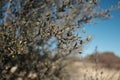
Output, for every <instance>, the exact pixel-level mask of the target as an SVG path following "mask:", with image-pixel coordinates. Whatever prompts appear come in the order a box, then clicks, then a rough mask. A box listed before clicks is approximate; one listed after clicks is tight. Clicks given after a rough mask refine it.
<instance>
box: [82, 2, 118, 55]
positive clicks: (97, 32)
mask: <svg viewBox="0 0 120 80" xmlns="http://www.w3.org/2000/svg"><path fill="white" fill-rule="evenodd" d="M118 1H119V0H101V2H102V3H100V5H101V6H102V7H103V8H108V7H110V6H111V5H115V4H117V2H118ZM111 16H112V17H111V18H110V19H108V20H98V21H96V22H97V24H88V25H85V28H86V32H87V34H91V35H92V37H93V38H92V40H91V42H89V44H87V46H86V47H85V50H84V52H83V53H84V54H90V53H92V52H93V51H94V50H95V47H96V46H97V47H98V51H99V52H104V51H111V52H114V53H115V54H117V55H119V56H120V10H117V11H113V12H111Z"/></svg>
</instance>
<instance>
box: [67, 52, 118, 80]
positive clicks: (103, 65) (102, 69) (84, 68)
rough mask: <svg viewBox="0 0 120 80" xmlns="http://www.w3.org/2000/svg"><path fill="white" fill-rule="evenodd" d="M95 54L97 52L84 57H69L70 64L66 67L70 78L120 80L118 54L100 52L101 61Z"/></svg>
mask: <svg viewBox="0 0 120 80" xmlns="http://www.w3.org/2000/svg"><path fill="white" fill-rule="evenodd" d="M93 55H95V54H91V55H88V56H87V57H85V58H84V59H78V58H75V57H74V58H72V60H70V59H68V64H69V65H68V66H67V67H66V68H65V69H66V70H67V72H66V73H68V75H67V76H69V80H120V65H119V63H120V62H119V60H120V58H119V57H118V56H116V55H115V54H114V53H111V52H104V53H101V54H98V55H99V56H98V57H97V58H99V61H98V62H97V63H96V62H95V59H94V58H95V56H94V57H93ZM91 56H92V57H91ZM103 56H104V57H103ZM88 57H89V58H88ZM104 58H105V59H104ZM101 60H102V61H101ZM108 65H109V66H108Z"/></svg>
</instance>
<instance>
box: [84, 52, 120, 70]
mask: <svg viewBox="0 0 120 80" xmlns="http://www.w3.org/2000/svg"><path fill="white" fill-rule="evenodd" d="M85 60H86V61H90V62H95V63H100V64H102V65H104V66H105V67H107V68H116V69H120V57H118V56H116V55H115V54H114V53H113V52H103V53H99V52H98V53H93V54H90V55H88V56H86V57H85Z"/></svg>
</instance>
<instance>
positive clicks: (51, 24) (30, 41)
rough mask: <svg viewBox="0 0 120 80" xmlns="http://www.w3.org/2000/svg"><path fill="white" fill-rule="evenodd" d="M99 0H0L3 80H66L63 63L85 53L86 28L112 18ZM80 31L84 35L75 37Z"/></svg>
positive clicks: (1, 74)
mask: <svg viewBox="0 0 120 80" xmlns="http://www.w3.org/2000/svg"><path fill="white" fill-rule="evenodd" d="M98 5H99V4H98V3H97V1H96V0H0V18H1V22H2V23H0V79H1V80H3V79H8V80H14V79H16V80H22V79H23V80H24V79H25V80H28V79H35V80H62V79H63V80H64V77H63V76H61V75H62V72H61V71H62V69H63V68H64V66H65V62H64V59H65V58H66V57H68V56H69V55H70V54H76V53H81V52H82V45H83V44H84V43H85V42H88V41H89V40H90V39H91V36H88V37H87V38H86V39H84V40H83V39H82V34H83V33H84V32H85V30H84V28H83V29H82V25H83V24H87V23H90V21H91V20H92V19H93V18H102V19H106V18H109V17H110V16H109V12H110V11H111V10H113V9H117V8H119V4H118V6H117V7H114V8H110V9H108V10H103V9H100V8H99V7H97V6H98ZM77 29H79V31H81V34H80V33H79V34H76V30H77Z"/></svg>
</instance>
